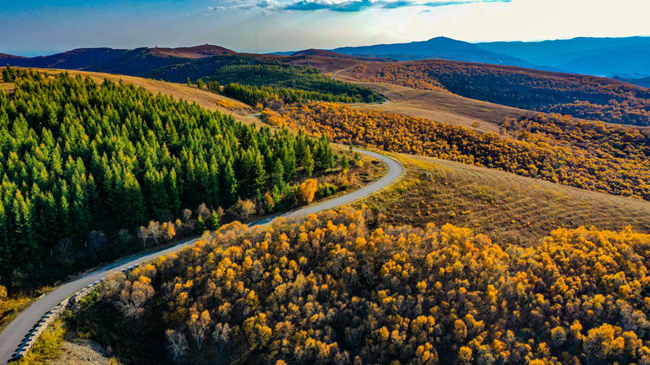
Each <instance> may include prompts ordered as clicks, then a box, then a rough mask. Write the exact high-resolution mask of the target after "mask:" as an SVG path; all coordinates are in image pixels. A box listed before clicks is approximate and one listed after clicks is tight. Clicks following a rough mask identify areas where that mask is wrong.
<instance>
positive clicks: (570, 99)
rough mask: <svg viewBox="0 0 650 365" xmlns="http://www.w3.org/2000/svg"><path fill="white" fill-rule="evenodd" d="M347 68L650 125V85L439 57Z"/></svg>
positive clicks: (526, 105)
mask: <svg viewBox="0 0 650 365" xmlns="http://www.w3.org/2000/svg"><path fill="white" fill-rule="evenodd" d="M342 74H343V75H344V76H347V77H350V78H356V79H358V80H361V81H371V82H385V83H393V84H397V85H402V86H408V87H412V88H416V89H422V90H442V91H444V90H446V91H449V92H452V93H454V94H457V95H460V96H464V97H467V98H472V99H477V100H483V101H488V102H492V103H497V104H503V105H507V106H511V107H516V108H521V109H530V110H536V111H542V112H549V113H561V114H568V115H572V116H574V117H577V118H583V119H589V120H601V121H604V122H608V123H617V124H631V125H638V126H650V91H648V89H646V88H643V87H640V86H636V85H632V84H629V83H626V82H621V81H618V80H613V79H607V78H601V77H595V76H585V75H574V74H562V73H553V72H546V71H536V70H531V69H523V68H517V67H510V66H496V65H485V64H478V63H467V62H454V61H439V60H438V61H413V62H400V63H363V64H360V65H359V66H358V67H354V68H351V69H348V70H345V71H343V72H342Z"/></svg>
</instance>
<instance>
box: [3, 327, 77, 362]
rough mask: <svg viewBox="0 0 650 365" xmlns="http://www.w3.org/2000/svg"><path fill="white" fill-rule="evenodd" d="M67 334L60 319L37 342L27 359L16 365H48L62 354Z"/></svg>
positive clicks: (26, 356)
mask: <svg viewBox="0 0 650 365" xmlns="http://www.w3.org/2000/svg"><path fill="white" fill-rule="evenodd" d="M65 334H66V330H65V326H64V323H63V319H62V318H59V319H57V320H56V321H54V322H52V324H50V325H49V326H48V327H47V328H46V329H45V331H43V334H41V337H39V338H38V340H36V343H35V344H34V347H32V349H31V350H30V351H29V352H27V354H26V355H25V357H23V358H22V359H20V360H18V361H16V362H15V363H14V364H16V365H41V364H43V365H44V364H48V363H49V361H51V360H53V359H55V358H56V357H57V356H58V355H59V353H60V352H61V347H62V345H63V340H64V337H65Z"/></svg>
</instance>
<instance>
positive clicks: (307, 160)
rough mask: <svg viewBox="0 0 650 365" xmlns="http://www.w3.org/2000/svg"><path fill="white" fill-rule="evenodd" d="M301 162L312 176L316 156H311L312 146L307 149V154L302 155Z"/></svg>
mask: <svg viewBox="0 0 650 365" xmlns="http://www.w3.org/2000/svg"><path fill="white" fill-rule="evenodd" d="M300 164H301V165H302V167H303V168H304V169H305V172H306V173H307V176H309V177H311V175H312V173H313V172H314V158H313V157H312V156H311V148H310V147H309V146H307V148H306V149H305V154H304V155H303V156H302V161H301V163H300Z"/></svg>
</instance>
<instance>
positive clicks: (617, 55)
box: [332, 37, 650, 80]
mask: <svg viewBox="0 0 650 365" xmlns="http://www.w3.org/2000/svg"><path fill="white" fill-rule="evenodd" d="M332 51H333V52H337V53H343V54H347V55H355V56H365V57H384V58H392V59H395V60H400V61H410V60H422V59H443V60H452V61H467V62H481V63H490V64H496V65H509V66H520V67H526V68H532V69H541V70H549V71H564V72H570V73H579V74H586V75H594V76H607V77H615V76H622V75H635V77H633V78H630V77H625V76H623V77H625V78H626V79H628V80H634V79H636V78H643V77H648V76H650V37H628V38H574V39H568V40H553V41H543V42H489V43H476V44H473V43H468V42H463V41H458V40H454V39H450V38H445V37H437V38H432V39H430V40H428V41H423V42H411V43H395V44H378V45H373V46H362V47H343V48H336V49H333V50H332Z"/></svg>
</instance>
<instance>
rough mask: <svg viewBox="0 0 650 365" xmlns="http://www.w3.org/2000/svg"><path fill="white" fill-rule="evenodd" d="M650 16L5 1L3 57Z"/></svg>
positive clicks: (455, 6) (535, 35)
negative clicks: (85, 49)
mask: <svg viewBox="0 0 650 365" xmlns="http://www.w3.org/2000/svg"><path fill="white" fill-rule="evenodd" d="M648 14H650V1H648V0H165V1H153V0H139V1H133V0H111V1H89V0H60V1H50V0H0V53H9V54H17V55H23V56H34V55H43V54H51V53H56V52H61V51H65V50H70V49H74V48H82V47H112V48H136V47H153V46H159V47H178V46H192V45H199V44H206V43H207V44H215V45H220V46H224V47H227V48H230V49H233V50H235V51H239V52H255V51H256V44H257V52H259V53H268V52H274V51H295V50H302V49H307V48H320V49H331V48H336V47H341V46H360V45H370V44H379V43H398V42H411V41H422V40H427V39H430V38H433V37H437V36H446V37H450V38H454V39H459V40H464V41H469V42H481V41H503V40H506V41H512V40H523V41H530V40H546V39H567V38H573V37H578V36H588V37H625V36H634V35H643V36H650V22H649V21H648V20H647V16H648ZM256 33H257V42H256Z"/></svg>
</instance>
